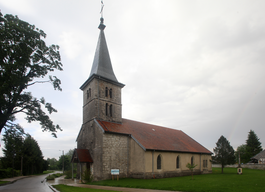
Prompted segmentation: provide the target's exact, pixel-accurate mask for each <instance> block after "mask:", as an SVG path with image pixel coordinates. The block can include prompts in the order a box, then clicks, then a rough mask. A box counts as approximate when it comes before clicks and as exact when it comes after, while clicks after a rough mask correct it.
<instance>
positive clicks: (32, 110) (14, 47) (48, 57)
mask: <svg viewBox="0 0 265 192" xmlns="http://www.w3.org/2000/svg"><path fill="white" fill-rule="evenodd" d="M45 37H46V34H45V33H44V31H42V30H40V29H38V28H35V26H34V25H30V24H29V23H27V22H25V21H22V20H20V19H19V18H18V17H17V16H13V15H8V14H7V15H5V16H3V15H2V13H1V12H0V85H1V86H0V132H1V131H2V129H3V128H4V129H5V130H8V129H10V128H16V126H17V125H15V124H14V120H15V115H16V114H18V113H24V114H25V115H26V119H27V120H28V122H29V123H30V122H32V121H38V122H40V125H41V128H42V130H43V131H50V132H52V135H53V136H54V137H56V134H55V133H56V132H57V131H58V130H61V128H60V127H59V125H54V124H53V122H52V120H51V119H50V118H49V116H48V115H47V114H46V113H45V112H44V111H43V108H42V106H44V107H45V108H46V110H47V111H48V112H49V114H51V113H52V112H57V110H56V109H54V108H53V107H52V105H51V103H46V102H45V99H44V98H41V99H37V98H34V97H33V96H32V95H31V93H30V92H26V91H25V90H26V89H27V88H29V87H30V86H33V85H36V84H39V83H46V82H50V83H52V84H53V87H54V89H55V90H56V89H57V90H62V89H61V87H60V84H61V81H60V80H59V79H58V78H57V77H56V76H51V75H50V76H49V79H47V80H43V78H45V77H46V75H48V73H50V72H53V71H54V70H60V71H61V70H62V63H61V58H60V53H59V51H58V50H59V46H58V45H51V46H47V45H46V44H45V42H44V40H43V39H44V38H45Z"/></svg>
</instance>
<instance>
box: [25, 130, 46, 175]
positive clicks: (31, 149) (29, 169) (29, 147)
mask: <svg viewBox="0 0 265 192" xmlns="http://www.w3.org/2000/svg"><path fill="white" fill-rule="evenodd" d="M45 169H47V166H46V162H45V160H44V159H43V156H42V151H41V149H40V147H39V144H38V142H37V141H36V140H35V139H34V138H33V137H31V136H30V135H28V136H27V137H26V138H25V141H24V147H23V174H24V175H32V174H38V173H42V172H43V171H44V170H45Z"/></svg>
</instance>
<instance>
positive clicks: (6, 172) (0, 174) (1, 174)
mask: <svg viewBox="0 0 265 192" xmlns="http://www.w3.org/2000/svg"><path fill="white" fill-rule="evenodd" d="M12 172H13V168H7V169H0V178H1V179H3V178H9V177H12V176H13V173H12ZM17 176H20V170H15V169H14V177H17Z"/></svg>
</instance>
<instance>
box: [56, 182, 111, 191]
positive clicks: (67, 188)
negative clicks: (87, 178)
mask: <svg viewBox="0 0 265 192" xmlns="http://www.w3.org/2000/svg"><path fill="white" fill-rule="evenodd" d="M52 187H53V188H55V189H57V190H58V191H60V192H101V191H102V192H104V191H107V190H103V189H90V188H80V187H73V186H67V185H62V184H60V185H53V186H52Z"/></svg>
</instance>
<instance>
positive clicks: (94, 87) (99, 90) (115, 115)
mask: <svg viewBox="0 0 265 192" xmlns="http://www.w3.org/2000/svg"><path fill="white" fill-rule="evenodd" d="M105 27H106V26H105V25H104V19H103V18H102V17H101V18H100V25H99V27H98V28H99V30H100V34H99V38H98V43H97V48H96V52H95V56H94V61H93V65H92V69H91V72H90V75H89V77H88V79H87V80H86V81H85V83H84V84H83V85H82V86H81V87H80V89H81V90H82V91H83V124H85V123H87V122H89V121H91V120H93V119H99V120H103V121H110V122H116V123H122V104H121V89H122V88H123V87H124V84H122V83H120V82H118V80H117V78H116V76H115V74H114V71H113V68H112V64H111V60H110V56H109V51H108V47H107V42H106V38H105V34H104V29H105Z"/></svg>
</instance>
